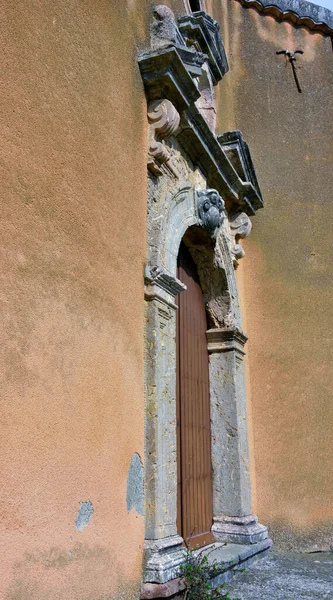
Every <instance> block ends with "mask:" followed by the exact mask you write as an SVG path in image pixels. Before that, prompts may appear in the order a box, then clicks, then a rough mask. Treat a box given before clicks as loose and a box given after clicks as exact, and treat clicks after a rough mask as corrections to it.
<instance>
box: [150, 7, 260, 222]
mask: <svg viewBox="0 0 333 600" xmlns="http://www.w3.org/2000/svg"><path fill="white" fill-rule="evenodd" d="M139 66H140V70H141V75H142V79H143V83H144V86H145V91H146V95H147V99H148V101H149V102H151V101H156V100H160V101H161V103H163V102H164V101H169V102H171V103H172V105H173V106H174V108H175V110H176V112H177V113H178V115H179V126H178V127H177V130H175V128H174V129H173V132H172V135H173V136H174V137H175V138H176V139H177V141H178V143H179V144H180V146H181V148H182V149H183V150H184V152H185V153H186V154H187V156H188V157H189V158H190V159H191V161H192V162H193V163H194V164H195V165H196V166H198V167H199V168H200V170H201V172H202V174H203V175H204V177H205V178H206V180H207V185H208V186H209V187H210V188H214V189H216V190H217V191H218V192H219V194H220V195H221V196H222V197H223V200H224V202H225V206H226V209H227V211H228V212H240V211H242V212H245V213H246V214H248V215H254V214H255V212H256V210H258V209H259V208H261V207H262V206H263V202H262V198H261V194H260V190H259V186H258V181H257V178H256V176H255V171H254V168H253V165H252V160H251V157H250V152H249V149H248V147H247V145H246V144H245V142H244V141H243V138H242V136H241V133H240V132H236V133H234V134H230V133H228V134H225V135H222V136H218V137H217V136H216V135H215V133H214V131H213V127H212V126H211V123H210V121H209V118H208V117H207V114H208V113H209V111H213V110H214V97H213V96H214V94H213V92H212V99H211V102H212V103H211V107H208V110H207V107H204V106H202V105H200V100H201V99H202V98H203V94H205V93H207V91H208V92H209V89H208V88H207V87H206V88H205V89H204V90H202V88H201V87H200V81H201V82H203V81H206V84H205V85H206V86H208V85H209V78H211V85H212V86H213V85H215V84H216V83H217V82H218V81H219V80H220V79H221V78H222V76H223V75H224V73H226V71H227V69H228V63H227V59H226V56H225V50H224V46H223V41H222V38H221V35H220V31H219V25H218V24H217V23H216V21H214V19H212V18H211V17H210V16H209V15H207V14H206V13H204V12H202V11H200V12H198V13H194V14H192V15H185V16H184V17H180V19H179V20H178V23H176V21H175V19H174V16H173V13H172V11H171V10H170V9H169V8H167V7H166V6H162V5H160V6H157V7H155V9H154V18H153V27H152V37H151V50H150V51H148V52H144V53H142V54H141V55H140V56H139ZM207 69H208V72H209V73H208V75H209V76H208V79H207ZM205 77H206V80H205ZM207 82H208V83H207ZM211 91H212V90H211ZM161 114H162V113H161ZM177 120H178V119H177ZM152 127H153V128H154V131H153V132H152V133H151V134H150V157H149V168H150V170H151V171H153V172H155V173H156V174H160V173H161V169H160V166H161V163H162V162H164V163H168V165H169V167H170V168H171V171H172V165H171V162H170V161H169V156H168V154H169V153H168V150H167V149H166V151H164V149H163V146H165V144H166V140H167V138H168V136H170V133H169V134H165V133H164V132H163V128H161V127H159V125H158V123H157V122H154V123H152ZM232 135H233V136H234V137H233V138H232ZM154 136H155V141H154ZM226 136H227V137H226ZM228 136H229V137H230V136H231V137H230V139H229V138H228ZM231 138H232V139H231ZM156 147H157V148H158V151H157V153H156V152H155V149H156ZM169 170H170V169H169Z"/></svg>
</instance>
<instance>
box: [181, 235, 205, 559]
mask: <svg viewBox="0 0 333 600" xmlns="http://www.w3.org/2000/svg"><path fill="white" fill-rule="evenodd" d="M178 278H179V279H180V280H181V281H182V282H183V283H185V284H186V286H187V290H186V291H185V292H182V293H181V294H180V296H179V298H178V307H179V309H178V311H177V457H178V515H177V524H178V533H179V534H180V535H181V536H182V537H183V538H184V539H185V540H186V541H187V542H188V543H189V544H190V546H191V547H192V548H196V547H198V546H204V545H206V544H209V543H210V542H212V541H213V539H214V538H213V535H212V534H211V532H210V529H211V526H212V520H213V501H212V463H211V433H210V405H209V366H208V351H207V340H206V330H207V319H206V310H205V305H204V299H203V293H202V290H201V287H200V284H199V278H198V274H197V270H196V266H195V263H194V261H193V259H192V257H191V255H190V252H189V250H188V248H187V247H186V246H185V244H184V243H183V242H182V243H181V246H180V249H179V255H178Z"/></svg>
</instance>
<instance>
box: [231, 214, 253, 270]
mask: <svg viewBox="0 0 333 600" xmlns="http://www.w3.org/2000/svg"><path fill="white" fill-rule="evenodd" d="M229 225H230V232H231V236H232V239H233V245H232V248H231V253H232V255H233V263H234V266H235V267H237V266H238V261H239V260H240V259H241V258H244V256H245V251H244V248H243V247H242V246H241V244H239V243H238V242H239V240H240V239H245V238H246V237H247V236H248V235H250V233H251V230H252V223H251V221H250V219H249V217H248V216H247V214H246V213H244V212H238V213H230V214H229Z"/></svg>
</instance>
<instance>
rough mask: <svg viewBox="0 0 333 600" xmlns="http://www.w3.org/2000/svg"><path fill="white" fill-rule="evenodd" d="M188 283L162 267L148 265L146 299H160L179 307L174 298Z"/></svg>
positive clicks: (171, 305)
mask: <svg viewBox="0 0 333 600" xmlns="http://www.w3.org/2000/svg"><path fill="white" fill-rule="evenodd" d="M184 290H186V285H185V284H184V283H182V282H181V281H179V279H177V278H176V277H173V275H171V273H168V271H166V269H163V268H162V267H151V266H148V265H147V266H146V269H145V299H146V300H149V301H151V300H159V301H160V302H162V303H163V304H166V305H167V306H169V307H171V308H174V309H177V308H178V307H177V305H176V304H175V302H174V300H175V297H176V296H178V294H180V293H181V292H183V291H184Z"/></svg>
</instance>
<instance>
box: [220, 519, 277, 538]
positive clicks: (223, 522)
mask: <svg viewBox="0 0 333 600" xmlns="http://www.w3.org/2000/svg"><path fill="white" fill-rule="evenodd" d="M212 533H213V534H214V536H215V539H216V540H217V541H219V542H232V543H234V544H257V543H258V542H261V541H263V540H265V539H267V537H268V531H267V527H265V526H264V525H261V524H260V523H258V518H257V517H256V515H246V516H244V517H226V516H221V517H214V524H213V527H212Z"/></svg>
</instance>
